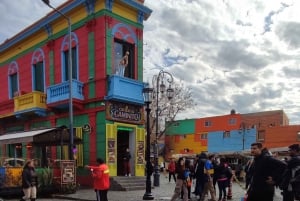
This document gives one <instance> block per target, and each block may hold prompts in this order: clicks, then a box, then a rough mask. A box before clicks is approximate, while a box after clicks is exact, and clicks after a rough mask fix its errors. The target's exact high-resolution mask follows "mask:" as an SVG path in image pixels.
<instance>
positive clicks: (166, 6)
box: [0, 0, 300, 124]
mask: <svg viewBox="0 0 300 201" xmlns="http://www.w3.org/2000/svg"><path fill="white" fill-rule="evenodd" d="M50 2H51V4H52V5H53V6H54V7H57V6H58V5H60V4H62V3H64V2H65V0H50ZM145 5H146V6H147V7H149V8H150V9H151V10H152V11H153V12H152V13H151V16H150V17H149V18H148V19H147V20H146V21H144V79H145V81H149V80H150V81H151V80H152V76H154V75H157V74H158V73H159V71H160V70H164V71H167V72H169V73H171V74H172V75H173V77H174V80H175V82H180V81H182V82H183V83H184V85H185V87H187V88H190V89H191V91H192V95H193V99H194V100H195V102H196V103H197V106H196V107H195V108H193V109H190V110H187V111H185V112H184V113H182V114H180V115H178V117H177V119H190V118H203V117H209V116H221V115H226V114H229V113H230V111H231V110H232V109H234V110H235V111H236V112H237V113H241V114H243V113H253V112H261V111H268V110H284V111H285V113H286V114H287V116H288V118H289V119H290V124H300V111H299V110H300V67H299V64H300V37H299V36H300V13H299V10H300V1H297V0H282V1H278V0H272V1H270V0H145ZM50 11H51V9H50V8H48V7H47V6H46V5H45V4H43V2H42V1H39V0H18V1H11V0H2V1H1V4H0V13H2V15H1V18H0V26H1V29H0V44H1V43H2V42H4V41H5V40H6V39H7V38H10V37H12V36H14V35H15V34H17V33H19V32H20V31H22V30H23V29H24V28H26V27H27V26H29V25H31V24H32V23H33V22H35V21H37V20H38V19H40V18H41V17H44V16H45V15H46V14H47V13H48V12H50Z"/></svg>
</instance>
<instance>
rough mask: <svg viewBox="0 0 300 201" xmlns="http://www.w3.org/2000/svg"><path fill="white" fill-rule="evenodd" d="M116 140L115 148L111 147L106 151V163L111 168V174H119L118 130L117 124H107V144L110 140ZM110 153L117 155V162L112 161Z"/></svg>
mask: <svg viewBox="0 0 300 201" xmlns="http://www.w3.org/2000/svg"><path fill="white" fill-rule="evenodd" d="M113 140H114V148H112V149H111V148H109V146H107V147H108V149H107V151H106V164H107V165H108V168H109V174H110V176H117V169H118V168H117V158H118V156H117V130H116V126H115V125H114V124H106V145H107V144H108V143H109V141H113ZM110 153H112V155H113V156H114V157H115V162H114V163H112V162H110V161H109V158H110V155H109V154H110Z"/></svg>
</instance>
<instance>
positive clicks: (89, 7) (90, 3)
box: [84, 0, 96, 15]
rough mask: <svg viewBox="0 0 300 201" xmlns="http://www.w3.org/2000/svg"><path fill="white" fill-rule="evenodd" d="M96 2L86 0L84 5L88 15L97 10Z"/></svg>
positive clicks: (94, 0)
mask: <svg viewBox="0 0 300 201" xmlns="http://www.w3.org/2000/svg"><path fill="white" fill-rule="evenodd" d="M95 3H96V0H85V2H84V5H85V8H86V12H87V13H88V15H91V14H93V13H94V12H95Z"/></svg>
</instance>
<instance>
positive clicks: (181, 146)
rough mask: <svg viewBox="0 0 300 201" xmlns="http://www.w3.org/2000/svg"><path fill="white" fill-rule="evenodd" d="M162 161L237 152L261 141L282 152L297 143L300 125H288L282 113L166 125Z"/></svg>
mask: <svg viewBox="0 0 300 201" xmlns="http://www.w3.org/2000/svg"><path fill="white" fill-rule="evenodd" d="M166 125H167V129H166V136H165V158H166V159H168V158H170V157H172V155H174V154H198V153H200V152H202V151H206V152H209V153H237V152H246V151H249V150H250V146H251V144H252V143H253V142H261V143H263V145H264V147H267V148H269V149H271V150H281V151H282V150H283V151H284V150H285V148H286V147H287V146H289V145H290V144H293V143H299V142H300V125H289V119H288V117H287V116H286V114H285V113H284V111H283V110H275V111H264V112H257V113H248V114H238V113H236V112H235V111H234V110H232V111H231V112H230V114H228V115H223V116H215V117H204V118H198V119H186V120H178V121H175V122H172V123H170V122H168V123H167V124H166Z"/></svg>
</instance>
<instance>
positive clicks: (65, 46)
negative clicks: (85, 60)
mask: <svg viewBox="0 0 300 201" xmlns="http://www.w3.org/2000/svg"><path fill="white" fill-rule="evenodd" d="M71 48H72V50H71V51H72V78H73V79H76V80H77V79H78V78H79V76H78V74H79V71H78V38H77V36H76V34H75V33H72V34H71ZM61 53H62V81H67V80H69V35H66V36H65V38H64V40H63V42H62V46H61Z"/></svg>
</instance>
